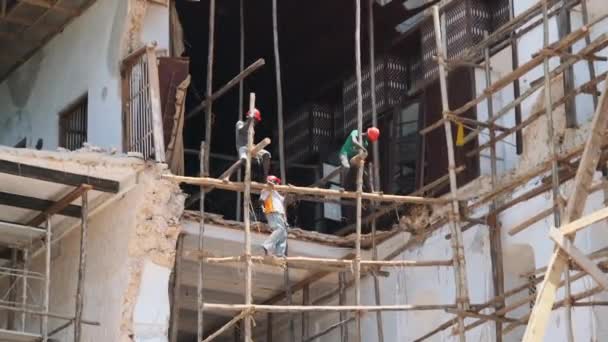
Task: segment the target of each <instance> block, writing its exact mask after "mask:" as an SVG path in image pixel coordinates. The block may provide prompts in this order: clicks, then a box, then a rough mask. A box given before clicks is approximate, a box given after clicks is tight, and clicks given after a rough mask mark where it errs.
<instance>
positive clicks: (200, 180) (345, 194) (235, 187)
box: [163, 174, 452, 204]
mask: <svg viewBox="0 0 608 342" xmlns="http://www.w3.org/2000/svg"><path fill="white" fill-rule="evenodd" d="M163 178H165V179H169V180H172V181H175V182H179V183H186V184H191V185H198V186H210V187H215V188H218V189H222V190H230V191H240V192H243V191H244V190H245V183H243V182H232V181H223V180H221V179H216V178H209V177H184V176H175V175H169V174H166V175H163ZM267 187H268V186H267V185H266V184H261V183H257V182H251V190H252V191H257V192H259V191H262V190H263V189H265V188H267ZM274 190H276V191H278V192H280V193H285V194H300V195H311V196H323V197H333V198H352V199H355V198H357V192H354V191H341V190H332V189H321V188H308V187H299V186H293V185H275V186H274ZM361 198H362V199H364V200H369V201H376V202H394V203H413V204H447V203H450V201H451V200H452V199H451V198H425V197H417V196H400V195H386V194H383V193H370V192H363V193H362V194H361Z"/></svg>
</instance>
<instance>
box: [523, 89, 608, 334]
mask: <svg viewBox="0 0 608 342" xmlns="http://www.w3.org/2000/svg"><path fill="white" fill-rule="evenodd" d="M607 90H608V88H605V89H604V92H603V93H602V96H601V98H600V101H599V105H598V107H597V108H596V112H595V115H594V118H593V121H592V123H591V134H590V136H589V138H588V140H587V142H586V144H585V150H584V152H583V155H582V157H581V161H580V165H579V167H578V171H577V173H576V177H575V180H574V187H573V189H574V192H573V193H572V194H571V195H570V197H569V199H568V205H567V207H566V210H565V215H564V220H563V224H568V223H570V222H571V221H573V220H576V219H577V218H579V217H580V216H581V214H582V212H583V209H584V206H585V204H586V202H587V196H588V192H587V190H588V189H589V187H590V186H591V182H592V181H593V174H594V173H595V169H596V167H597V164H598V161H599V158H600V154H601V146H602V142H603V140H604V136H605V132H606V128H607V126H608V98H607ZM569 238H571V239H574V234H572V236H571V237H569ZM567 266H568V258H567V257H566V256H565V255H564V253H563V252H562V251H561V249H557V250H556V251H555V252H553V255H552V257H551V260H550V261H549V263H548V267H547V269H548V270H549V271H548V272H547V275H546V276H545V280H544V281H543V283H542V285H541V287H540V289H539V292H538V296H537V298H536V303H535V305H534V308H533V311H532V313H531V315H530V320H529V323H528V326H527V328H526V332H525V334H524V337H523V341H524V342H536V341H540V340H542V339H543V337H544V335H545V330H546V328H547V324H548V322H549V317H550V314H551V308H552V307H553V303H555V298H556V294H557V289H558V284H559V282H560V278H561V275H562V274H563V272H564V270H565V269H566V267H567Z"/></svg>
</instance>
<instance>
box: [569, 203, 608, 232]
mask: <svg viewBox="0 0 608 342" xmlns="http://www.w3.org/2000/svg"><path fill="white" fill-rule="evenodd" d="M606 218H608V207H606V208H604V209H600V210H597V211H595V212H593V213H591V214H589V215H587V216H584V217H582V218H580V219H578V220H574V221H572V222H570V223H568V224H566V225H564V226H562V227H560V232H561V234H564V235H566V236H567V235H571V234H575V233H576V232H578V231H579V230H581V229H583V228H585V227H588V226H590V225H592V224H594V223H596V222H599V221H602V220H604V219H606Z"/></svg>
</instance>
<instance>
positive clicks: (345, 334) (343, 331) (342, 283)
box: [338, 272, 348, 342]
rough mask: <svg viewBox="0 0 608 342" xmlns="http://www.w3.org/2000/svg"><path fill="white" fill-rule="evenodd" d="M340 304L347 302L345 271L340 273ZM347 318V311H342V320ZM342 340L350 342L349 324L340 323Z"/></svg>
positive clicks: (342, 341)
mask: <svg viewBox="0 0 608 342" xmlns="http://www.w3.org/2000/svg"><path fill="white" fill-rule="evenodd" d="M338 291H339V292H338V293H339V296H338V304H339V305H345V304H346V274H345V273H344V272H340V273H338ZM345 320H346V312H344V311H340V322H344V321H345ZM340 341H341V342H348V324H342V325H340Z"/></svg>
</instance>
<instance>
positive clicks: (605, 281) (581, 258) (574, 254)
mask: <svg viewBox="0 0 608 342" xmlns="http://www.w3.org/2000/svg"><path fill="white" fill-rule="evenodd" d="M549 237H551V240H553V241H554V242H555V243H556V244H557V246H558V247H559V248H560V249H561V250H562V251H563V252H564V253H566V254H568V255H569V256H570V258H572V260H574V262H575V263H577V264H578V265H579V266H580V267H581V268H582V269H583V270H584V271H585V272H587V273H588V274H589V275H590V276H591V278H593V279H594V280H595V281H596V282H597V283H598V284H599V285H600V286H601V287H603V288H604V289H608V278H606V276H605V275H604V272H602V270H600V268H599V267H597V266H596V265H595V263H593V261H591V259H589V258H588V257H587V256H585V254H584V253H583V252H581V251H580V249H578V248H576V247H575V246H574V244H573V243H572V241H570V240H569V239H568V238H566V236H565V235H564V234H562V233H561V232H560V231H559V230H557V229H556V228H551V231H550V232H549Z"/></svg>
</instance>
